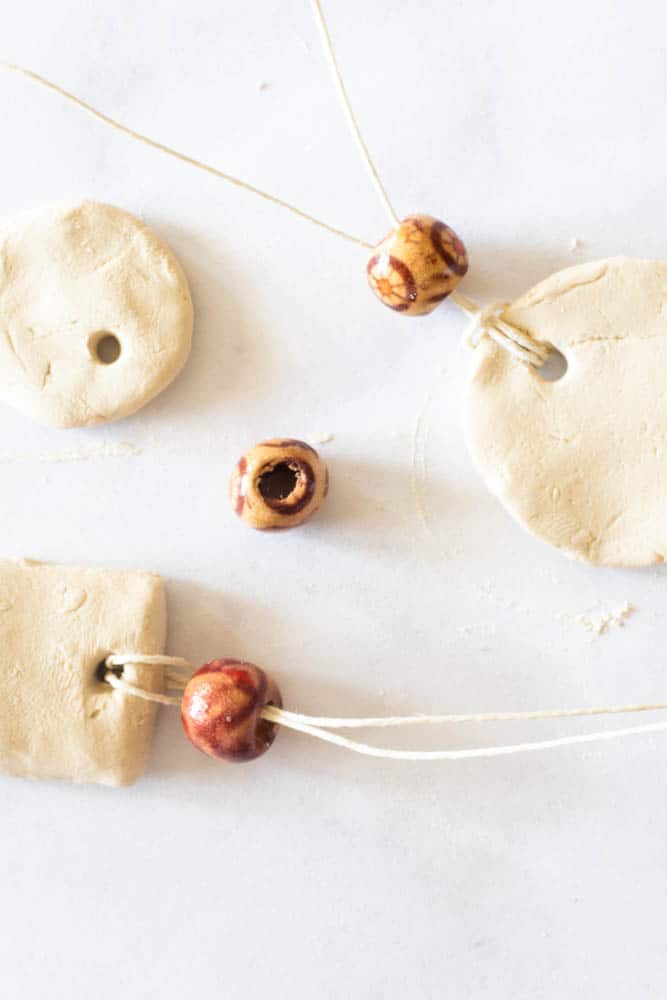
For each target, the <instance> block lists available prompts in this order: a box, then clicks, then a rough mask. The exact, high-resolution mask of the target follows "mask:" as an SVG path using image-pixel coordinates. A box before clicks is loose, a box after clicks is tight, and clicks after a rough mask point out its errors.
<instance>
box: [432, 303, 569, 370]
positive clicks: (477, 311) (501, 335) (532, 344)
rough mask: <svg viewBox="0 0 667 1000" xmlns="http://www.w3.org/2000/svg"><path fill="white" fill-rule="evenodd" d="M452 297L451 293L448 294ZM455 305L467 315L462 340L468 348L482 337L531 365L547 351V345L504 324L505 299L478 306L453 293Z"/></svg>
mask: <svg viewBox="0 0 667 1000" xmlns="http://www.w3.org/2000/svg"><path fill="white" fill-rule="evenodd" d="M452 298H454V296H452ZM455 301H456V304H457V305H458V306H460V307H461V308H462V309H463V310H464V311H465V312H466V313H467V314H468V315H469V316H470V317H471V321H470V325H469V326H468V329H467V330H466V333H465V338H464V340H465V343H466V344H467V346H468V347H472V348H475V347H478V346H479V344H480V343H481V342H482V340H483V339H484V338H485V337H488V338H489V339H490V340H493V341H494V343H496V344H498V346H499V347H502V348H503V350H505V351H509V353H510V354H513V355H514V357H515V358H518V360H519V361H522V362H523V363H524V364H526V365H531V366H532V367H533V368H541V367H542V365H543V364H544V362H545V361H546V360H547V358H548V357H549V355H550V354H551V346H550V345H549V344H544V343H542V342H541V341H539V340H535V338H534V337H532V336H531V335H530V334H529V333H527V332H526V331H525V330H520V329H519V328H518V327H516V326H513V325H512V324H511V323H508V322H507V320H506V319H504V318H503V314H504V312H505V310H506V309H508V308H509V306H510V303H509V302H492V303H491V304H490V305H488V306H478V305H477V303H476V302H473V301H472V299H468V298H467V297H465V296H463V295H460V294H459V295H456V298H455Z"/></svg>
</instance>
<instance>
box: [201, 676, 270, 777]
mask: <svg viewBox="0 0 667 1000" xmlns="http://www.w3.org/2000/svg"><path fill="white" fill-rule="evenodd" d="M265 705H275V706H276V707H277V708H281V707H282V699H281V697H280V691H279V690H278V688H277V687H276V685H275V684H274V682H273V681H272V680H271V679H270V678H269V677H267V675H266V674H265V673H264V671H263V670H260V668H259V667H256V666H254V665H253V664H252V663H245V662H244V661H243V660H212V661H211V663H206V664H204V666H203V667H201V668H200V669H199V670H198V671H197V672H196V673H195V674H193V675H192V677H191V678H190V680H189V681H188V684H187V687H186V688H185V691H184V692H183V701H182V703H181V719H182V722H183V728H184V730H185V734H186V736H187V737H188V739H189V740H190V742H191V743H192V745H193V746H195V747H196V748H197V750H201V752H202V753H205V754H208V756H209V757H219V758H221V759H223V760H230V761H236V762H242V761H246V760H254V759H255V757H260V756H261V755H262V754H263V753H266V751H267V750H268V749H269V747H270V746H271V744H272V743H273V741H274V739H275V736H276V729H277V726H276V725H275V723H273V722H267V721H266V719H263V718H262V717H261V712H262V709H263V708H264V707H265Z"/></svg>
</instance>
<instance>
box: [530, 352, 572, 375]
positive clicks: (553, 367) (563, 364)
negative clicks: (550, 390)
mask: <svg viewBox="0 0 667 1000" xmlns="http://www.w3.org/2000/svg"><path fill="white" fill-rule="evenodd" d="M566 371H567V358H566V357H565V355H564V354H562V353H561V352H560V351H559V350H558V348H557V347H552V348H551V353H550V354H549V357H548V358H547V360H546V361H545V362H544V364H543V365H541V366H540V367H539V368H538V369H537V374H538V375H539V376H540V378H541V379H543V380H544V381H545V382H558V381H559V379H562V377H563V375H564V374H565V372H566Z"/></svg>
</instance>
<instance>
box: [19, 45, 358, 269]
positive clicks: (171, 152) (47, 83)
mask: <svg viewBox="0 0 667 1000" xmlns="http://www.w3.org/2000/svg"><path fill="white" fill-rule="evenodd" d="M0 66H1V67H3V68H4V69H8V70H10V71H11V72H12V73H20V74H21V75H22V76H25V77H27V78H28V79H29V80H33V81H34V82H35V83H38V84H40V86H42V87H47V88H48V89H49V90H52V91H54V92H55V93H56V94H59V95H60V96H61V97H64V98H65V100H66V101H70V102H71V103H72V104H76V106H77V107H79V108H82V109H83V110H84V111H87V112H88V114H89V115H92V116H93V118H97V119H99V121H101V122H104V124H105V125H109V126H110V127H111V128H113V129H116V131H117V132H123V133H124V134H125V135H128V136H129V137H130V138H131V139H136V140H137V142H141V143H143V145H144V146H150V147H151V148H152V149H157V150H158V151H159V152H160V153H165V154H166V155H167V156H172V157H173V158H174V159H176V160H180V161H181V162H182V163H187V164H189V166H191V167H195V168H196V169H197V170H203V171H204V172H205V173H207V174H211V175H212V176H213V177H218V178H220V179H221V180H223V181H227V182H228V183H229V184H234V185H235V186H236V187H238V188H242V190H244V191H249V192H250V193H251V194H255V195H257V196H258V197H260V198H264V200H265V201H270V202H271V204H272V205H278V206H279V207H280V208H286V209H287V211H288V212H292V214H293V215H297V216H298V217H299V218H300V219H305V220H306V222H312V223H313V225H315V226H319V227H320V229H326V230H327V232H329V233H333V235H334V236H340V237H342V239H344V240H348V241H349V242H350V243H356V244H357V246H360V247H364V248H365V249H366V250H372V249H373V244H372V243H367V242H366V240H362V239H359V237H357V236H352V235H351V234H350V233H346V232H344V231H343V230H342V229H337V228H336V227H335V226H330V225H329V223H328V222H323V221H322V220H321V219H316V218H315V216H314V215H309V213H308V212H304V211H302V210H301V209H300V208H297V207H296V206H295V205H291V204H290V203H289V202H288V201H284V200H283V199H282V198H277V197H276V196H275V195H273V194H268V193H267V192H266V191H262V190H260V188H258V187H255V186H254V184H248V182H247V181H243V180H241V179H240V178H238V177H233V176H232V175H231V174H226V173H224V171H222V170H218V168H217V167H213V166H211V165H210V164H209V163H204V162H203V161H202V160H197V159H195V157H194V156H189V155H188V154H187V153H181V152H179V150H177V149H173V148H172V147H171V146H166V145H165V144H164V143H162V142H158V141H157V140H156V139H151V138H150V137H149V136H147V135H143V134H142V133H141V132H136V131H135V130H134V129H132V128H129V127H128V126H127V125H123V124H122V123H121V122H118V121H116V120H115V119H114V118H110V117H109V115H105V114H104V113H103V112H102V111H98V110H97V108H94V107H93V106H92V105H91V104H87V103H86V101H82V100H81V98H79V97H77V96H76V95H75V94H71V93H70V92H69V91H68V90H65V89H64V88H63V87H60V86H59V85H58V84H57V83H52V82H51V80H47V79H46V78H45V77H43V76H40V75H39V74H38V73H34V72H33V71H32V70H31V69H26V68H25V67H23V66H17V65H15V64H14V63H7V62H0Z"/></svg>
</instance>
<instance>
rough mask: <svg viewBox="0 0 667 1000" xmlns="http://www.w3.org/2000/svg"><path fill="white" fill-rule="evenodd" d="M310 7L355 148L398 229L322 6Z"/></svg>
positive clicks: (399, 221)
mask: <svg viewBox="0 0 667 1000" xmlns="http://www.w3.org/2000/svg"><path fill="white" fill-rule="evenodd" d="M312 5H313V12H314V14H315V20H316V22H317V26H318V28H319V29H320V34H321V36H322V43H323V45H324V51H325V53H326V56H327V58H328V60H329V65H330V67H331V70H332V73H333V78H334V83H335V85H336V89H337V91H338V94H339V96H340V98H341V103H342V106H343V111H344V112H345V117H346V118H347V120H348V123H349V125H350V128H351V129H352V134H353V136H354V138H355V140H356V143H357V146H358V147H359V149H360V151H361V156H362V158H363V161H364V164H365V165H366V169H367V170H368V173H369V175H370V178H371V181H372V182H373V185H374V187H375V190H376V191H377V193H378V195H379V196H380V201H381V202H382V204H383V205H384V207H385V209H386V212H387V215H388V216H389V218H390V220H391V222H392V224H393V225H394V226H397V227H398V226H399V225H400V224H401V220H400V219H399V218H398V216H397V214H396V212H395V211H394V207H393V205H392V204H391V201H390V200H389V195H388V194H387V192H386V190H385V187H384V184H383V183H382V181H381V180H380V175H379V174H378V172H377V168H376V166H375V164H374V163H373V160H372V159H371V154H370V152H369V150H368V146H367V145H366V143H365V141H364V137H363V135H362V134H361V129H360V128H359V124H358V122H357V119H356V118H355V116H354V111H353V110H352V105H351V103H350V98H349V97H348V93H347V90H346V88H345V84H344V82H343V77H342V74H341V71H340V69H339V67H338V60H337V59H336V53H335V52H334V47H333V41H332V39H331V35H330V33H329V28H328V27H327V22H326V19H325V17H324V11H323V10H322V4H321V2H320V0H312Z"/></svg>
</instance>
